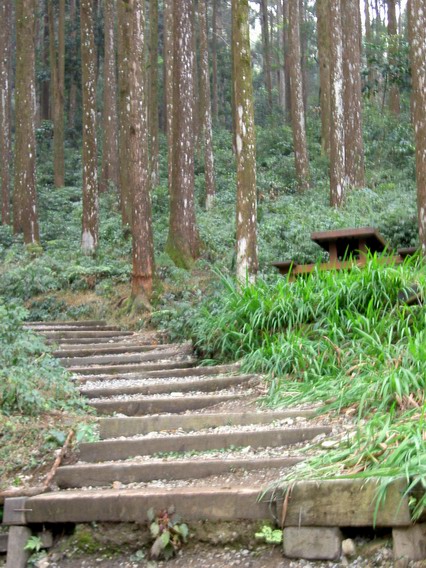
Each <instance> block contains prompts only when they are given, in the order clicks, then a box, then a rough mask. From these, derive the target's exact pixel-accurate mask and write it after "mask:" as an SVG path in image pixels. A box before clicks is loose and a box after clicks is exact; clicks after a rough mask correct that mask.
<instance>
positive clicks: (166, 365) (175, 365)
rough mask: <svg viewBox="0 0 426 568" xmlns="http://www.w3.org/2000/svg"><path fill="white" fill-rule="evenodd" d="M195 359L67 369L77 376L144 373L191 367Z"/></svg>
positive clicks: (195, 361)
mask: <svg viewBox="0 0 426 568" xmlns="http://www.w3.org/2000/svg"><path fill="white" fill-rule="evenodd" d="M196 363H197V359H194V358H190V357H188V358H187V359H185V361H173V360H170V361H164V362H163V363H147V364H134V365H132V364H129V365H103V366H96V367H95V366H92V367H68V371H69V372H70V373H76V374H78V375H119V374H129V373H137V372H141V373H143V372H144V371H146V372H149V371H162V370H168V369H182V368H186V367H193V366H194V365H195V364H196Z"/></svg>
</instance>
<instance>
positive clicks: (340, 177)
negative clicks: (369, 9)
mask: <svg viewBox="0 0 426 568" xmlns="http://www.w3.org/2000/svg"><path fill="white" fill-rule="evenodd" d="M329 2H330V12H329V13H330V16H329V17H330V20H329V21H330V81H331V129H330V204H331V206H332V207H340V206H341V205H343V202H344V200H345V193H346V180H345V125H344V107H343V34H342V17H341V14H342V12H341V1H340V0H329Z"/></svg>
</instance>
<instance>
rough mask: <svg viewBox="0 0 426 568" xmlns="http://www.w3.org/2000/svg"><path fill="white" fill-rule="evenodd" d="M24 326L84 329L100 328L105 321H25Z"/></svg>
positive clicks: (105, 323)
mask: <svg viewBox="0 0 426 568" xmlns="http://www.w3.org/2000/svg"><path fill="white" fill-rule="evenodd" d="M25 325H28V326H30V327H34V328H36V327H44V326H46V325H49V326H56V325H58V326H70V327H80V326H81V327H86V326H93V327H100V326H103V325H107V322H106V321H105V320H80V321H27V322H25Z"/></svg>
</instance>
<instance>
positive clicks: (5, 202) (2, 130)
mask: <svg viewBox="0 0 426 568" xmlns="http://www.w3.org/2000/svg"><path fill="white" fill-rule="evenodd" d="M11 28H12V4H11V0H4V2H3V3H2V5H1V6H0V178H1V222H2V224H4V225H9V224H10V162H9V159H10V152H11V139H10V133H11V127H10V123H11V114H10V113H11V83H10V77H9V62H10V58H11V53H12V31H11Z"/></svg>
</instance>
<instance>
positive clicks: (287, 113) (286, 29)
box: [283, 0, 291, 123]
mask: <svg viewBox="0 0 426 568" xmlns="http://www.w3.org/2000/svg"><path fill="white" fill-rule="evenodd" d="M289 1H290V0H283V12H284V27H283V36H284V74H285V81H286V83H285V116H286V120H287V122H289V123H291V87H290V41H289V38H290V34H289V25H288V12H289V5H288V4H289Z"/></svg>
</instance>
